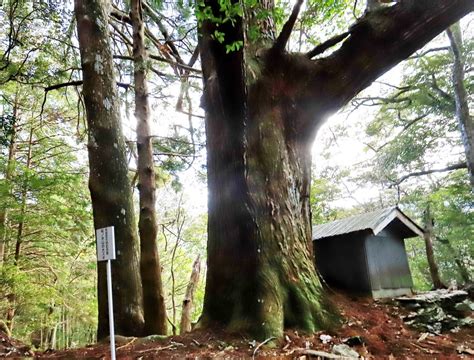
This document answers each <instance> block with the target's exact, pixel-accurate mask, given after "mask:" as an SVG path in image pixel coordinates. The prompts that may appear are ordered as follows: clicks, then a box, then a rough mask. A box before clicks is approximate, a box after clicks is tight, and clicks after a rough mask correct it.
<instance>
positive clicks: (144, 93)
mask: <svg viewBox="0 0 474 360" xmlns="http://www.w3.org/2000/svg"><path fill="white" fill-rule="evenodd" d="M131 20H132V25H133V60H134V73H133V75H134V80H135V117H136V118H137V155H138V158H137V162H138V169H137V170H138V191H139V194H140V196H139V199H140V215H139V221H138V229H139V233H140V273H141V276H142V286H143V312H144V316H145V333H146V334H166V321H167V320H166V307H165V297H164V293H163V284H162V281H161V266H160V258H159V254H158V247H157V238H156V236H157V233H158V225H157V222H156V209H155V207H156V205H155V203H156V196H155V166H154V164H153V146H152V143H151V140H152V139H151V131H150V122H151V117H150V105H149V102H148V85H147V79H146V77H147V68H148V64H147V58H148V57H147V51H146V48H145V39H144V22H143V4H142V1H141V0H132V9H131Z"/></svg>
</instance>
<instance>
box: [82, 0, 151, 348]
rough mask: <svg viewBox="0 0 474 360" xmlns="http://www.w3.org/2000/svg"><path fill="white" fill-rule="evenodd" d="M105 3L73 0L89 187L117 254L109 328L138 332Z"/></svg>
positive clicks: (138, 303) (103, 309) (133, 251)
mask: <svg viewBox="0 0 474 360" xmlns="http://www.w3.org/2000/svg"><path fill="white" fill-rule="evenodd" d="M107 5H108V2H104V1H101V0H76V1H75V12H76V19H77V31H78V35H79V47H80V52H81V62H82V72H83V94H84V101H85V105H86V113H87V123H88V128H89V133H88V136H89V137H88V140H89V142H88V152H89V168H90V178H89V189H90V192H91V198H92V208H93V212H94V227H95V228H96V229H98V228H103V227H107V226H114V227H115V241H116V252H117V258H116V260H114V261H112V278H113V300H114V317H115V331H116V332H117V333H118V334H121V335H133V336H139V335H141V334H142V331H143V325H144V321H143V313H142V288H141V280H140V270H139V248H138V235H137V231H136V222H135V215H134V211H133V202H132V189H131V186H130V181H129V179H128V176H127V175H128V162H127V157H126V151H125V141H124V138H123V135H122V130H121V125H120V115H119V102H118V97H117V90H116V88H115V87H116V84H115V78H114V71H113V62H112V61H113V60H112V53H111V50H110V44H109V32H108V29H107V22H108V16H107V14H108V6H107ZM98 301H99V327H98V334H97V337H98V338H99V339H101V338H103V337H105V336H107V335H108V333H109V330H108V326H109V325H108V308H107V286H106V268H105V262H100V263H99V264H98Z"/></svg>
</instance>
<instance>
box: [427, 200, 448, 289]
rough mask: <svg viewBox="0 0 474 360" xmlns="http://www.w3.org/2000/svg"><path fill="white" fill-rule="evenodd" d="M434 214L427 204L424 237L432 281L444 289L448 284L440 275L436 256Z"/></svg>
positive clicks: (438, 287) (435, 285)
mask: <svg viewBox="0 0 474 360" xmlns="http://www.w3.org/2000/svg"><path fill="white" fill-rule="evenodd" d="M433 222H434V219H433V216H432V215H431V210H430V206H429V205H427V207H426V209H425V229H424V234H423V238H424V240H425V248H426V258H427V259H428V266H429V268H430V275H431V281H432V282H433V286H434V288H435V289H444V288H446V286H445V285H444V284H443V282H442V281H441V276H440V275H439V269H438V264H437V263H436V259H435V256H434V250H433V239H434V233H433Z"/></svg>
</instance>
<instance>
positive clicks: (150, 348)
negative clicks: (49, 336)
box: [0, 294, 474, 360]
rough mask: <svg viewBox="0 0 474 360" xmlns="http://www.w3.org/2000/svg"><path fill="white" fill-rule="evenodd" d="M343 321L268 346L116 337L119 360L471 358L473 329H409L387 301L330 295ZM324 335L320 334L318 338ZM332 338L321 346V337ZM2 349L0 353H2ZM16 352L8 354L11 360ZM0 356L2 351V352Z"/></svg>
mask: <svg viewBox="0 0 474 360" xmlns="http://www.w3.org/2000/svg"><path fill="white" fill-rule="evenodd" d="M331 298H332V300H333V301H334V302H335V303H336V304H338V307H339V308H340V309H341V312H342V315H343V316H344V318H345V323H344V325H343V326H342V327H341V328H339V329H337V330H335V331H333V332H318V333H316V334H311V335H308V334H300V333H298V332H296V331H288V332H286V334H285V337H284V339H281V340H279V341H274V340H272V341H269V342H268V343H266V344H261V343H260V342H257V341H254V340H252V339H249V338H246V337H244V336H242V335H239V334H226V333H224V332H221V331H215V332H209V331H202V330H198V331H193V332H192V333H189V334H186V335H184V336H172V337H168V338H165V339H156V340H148V341H144V340H143V339H138V338H122V337H118V339H117V345H116V346H117V358H118V359H123V360H125V359H214V358H216V359H235V358H244V359H251V358H256V359H298V360H306V359H316V358H318V356H316V355H317V351H324V352H327V353H330V352H331V348H332V347H333V346H334V345H335V344H341V343H346V344H348V345H351V347H352V349H353V350H355V351H357V352H358V353H359V355H360V356H362V357H364V358H365V359H474V331H473V328H472V327H471V328H463V329H461V330H459V331H458V332H455V333H452V332H450V333H446V334H443V335H438V336H434V335H428V334H427V333H420V332H418V331H415V330H411V329H409V328H408V327H407V326H406V325H405V324H404V323H403V321H402V319H401V316H402V315H404V314H406V313H407V312H406V310H404V309H401V308H399V307H397V306H395V305H394V304H391V303H383V302H378V301H373V300H372V299H366V298H351V297H347V296H344V295H342V294H332V295H331ZM321 335H323V336H321ZM327 335H329V336H330V337H331V339H330V340H329V341H327V342H326V343H323V341H322V340H321V339H329V338H328V337H327ZM0 350H1V349H0ZM14 355H16V356H18V355H19V354H11V356H14ZM0 357H2V355H1V351H0ZM35 357H36V358H37V359H108V358H109V357H110V355H109V347H108V343H103V344H95V345H91V346H88V347H86V348H80V349H71V350H66V351H50V352H44V353H36V354H35Z"/></svg>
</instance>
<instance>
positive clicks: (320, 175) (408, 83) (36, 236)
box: [0, 0, 474, 348]
mask: <svg viewBox="0 0 474 360" xmlns="http://www.w3.org/2000/svg"><path fill="white" fill-rule="evenodd" d="M113 3H114V8H113V9H114V11H113V14H112V16H111V17H110V24H109V25H110V30H111V33H112V43H113V47H114V49H113V50H114V54H116V56H115V66H116V76H117V83H118V86H119V92H120V99H121V105H120V109H121V116H122V126H123V128H124V132H125V135H126V143H127V149H128V159H129V177H130V180H131V182H132V184H133V186H134V196H135V201H136V202H138V194H137V189H136V172H137V163H136V145H135V138H136V134H135V131H134V129H135V118H134V116H133V107H134V91H133V79H132V77H133V66H132V63H131V62H130V59H128V58H127V55H126V54H127V51H129V48H130V46H131V43H130V41H131V40H130V39H131V28H130V26H129V25H128V24H127V23H126V22H125V21H123V18H121V16H122V15H123V14H127V13H128V11H129V8H128V5H127V4H124V3H122V2H119V1H114V2H113ZM150 5H152V6H151V7H150V8H149V10H148V12H147V13H146V24H147V27H148V29H149V31H148V36H147V38H146V42H147V46H148V47H149V49H150V52H151V53H153V54H157V55H155V57H151V59H150V64H149V66H150V69H151V72H150V74H151V76H150V79H149V82H150V84H149V88H150V95H151V96H150V97H151V107H152V117H153V120H154V125H153V127H152V132H153V135H154V141H153V155H154V161H155V171H156V180H157V184H158V186H157V187H158V192H157V210H158V214H157V215H158V229H159V233H158V234H159V237H158V248H159V253H160V256H161V266H162V269H163V283H164V289H165V295H166V305H167V309H166V310H167V314H168V321H169V324H170V325H171V326H170V330H169V331H170V332H173V333H175V332H179V331H180V329H179V326H180V317H181V309H182V302H183V299H184V295H185V291H186V286H187V285H188V282H189V278H190V275H191V270H192V268H193V263H194V262H195V261H196V260H197V261H199V262H200V263H201V278H200V280H199V286H198V287H197V291H196V293H195V299H194V310H193V315H192V318H193V321H196V320H197V318H198V317H199V314H200V312H201V308H202V301H203V293H204V276H205V258H206V222H207V218H206V207H205V204H206V190H205V189H206V185H205V182H206V178H205V156H206V155H205V138H204V129H203V111H202V109H200V94H201V91H202V81H201V78H200V76H201V75H200V72H199V71H194V70H193V71H191V70H190V69H187V68H186V67H183V66H181V67H180V66H176V62H177V60H176V58H175V55H176V54H173V51H174V50H173V49H170V48H169V47H167V46H166V42H167V39H168V38H170V39H174V41H173V44H175V46H176V47H177V51H179V54H180V55H179V56H180V57H181V59H182V61H183V64H189V65H190V66H192V65H193V64H194V63H193V59H194V61H199V60H196V59H195V56H193V50H194V48H195V44H196V42H197V34H196V20H195V17H194V11H195V9H194V5H193V3H186V2H179V1H178V2H170V3H168V2H154V3H153V4H150ZM291 7H292V4H291V3H287V2H280V3H278V7H277V11H275V17H274V18H275V21H276V22H277V24H278V26H280V27H281V26H282V24H283V23H284V21H285V18H284V17H283V14H284V13H285V11H287V10H288V9H290V8H291ZM364 11H365V4H364V3H362V2H359V3H357V2H354V1H344V0H334V1H328V0H327V1H324V0H319V1H311V2H309V3H308V4H307V5H306V7H305V8H304V10H303V11H302V16H301V17H300V19H299V20H298V22H297V24H296V25H295V29H296V31H295V32H294V33H293V37H292V38H291V39H290V42H289V44H288V46H289V48H291V49H293V50H298V51H305V50H307V49H304V48H302V46H304V45H303V44H313V45H316V44H318V43H321V42H323V41H324V40H325V39H327V38H329V37H330V36H331V34H333V33H334V32H335V31H336V30H338V31H344V30H345V29H346V27H347V24H350V23H352V22H353V21H355V19H356V18H358V17H360V16H361V15H362V14H363V12H364ZM471 22H472V16H468V17H467V18H465V19H463V21H461V23H460V25H459V27H458V28H454V30H453V31H454V32H456V31H458V30H459V33H460V34H462V36H461V37H457V39H458V40H457V41H458V43H457V44H458V46H459V48H460V49H461V52H462V61H463V62H462V65H463V67H464V72H465V79H464V85H465V88H466V90H467V96H468V98H467V101H468V102H469V104H472V89H473V87H474V81H473V70H474V69H473V67H472V63H473V61H472V60H473V59H472V58H473V52H472V46H473V42H472V24H471ZM0 23H1V24H2V26H1V29H0V36H1V39H0V46H1V49H0V51H1V53H0V54H1V58H0V116H1V118H0V152H1V156H0V242H1V246H2V247H1V248H0V250H1V251H0V255H1V256H0V266H1V277H0V314H2V315H1V318H3V319H5V321H6V322H7V324H8V326H9V327H10V329H11V331H12V333H13V335H14V336H15V337H16V338H19V339H22V340H24V341H26V342H34V343H36V344H37V345H38V346H41V347H43V348H47V347H52V348H65V347H76V346H82V345H85V344H87V343H91V342H94V341H95V336H96V329H97V300H96V282H97V279H96V277H97V275H96V274H97V270H96V261H95V239H94V233H93V225H92V214H91V204H90V195H89V191H88V188H87V178H88V164H87V147H86V146H87V144H86V138H87V136H86V134H87V128H86V122H85V119H84V116H85V112H84V104H83V96H82V92H81V65H80V57H79V49H78V41H77V34H76V24H75V20H74V14H73V9H72V5H70V6H68V5H64V4H63V3H62V2H54V1H37V2H34V1H33V2H29V1H5V2H3V3H2V5H1V6H0ZM315 23H318V24H321V23H323V24H324V26H320V27H318V29H317V31H315V30H314V29H313V25H314V24H315ZM470 25H471V26H470ZM456 29H458V30H456ZM158 34H159V35H158ZM216 36H219V34H216ZM461 39H462V42H461ZM452 49H453V43H452V41H450V40H449V39H448V37H447V35H446V34H445V33H443V34H441V35H440V36H438V37H437V38H436V39H435V40H433V41H432V42H431V43H429V44H428V45H427V46H426V47H425V48H423V49H421V50H420V51H418V52H417V53H416V54H414V55H413V56H411V57H410V58H409V59H408V60H407V61H405V62H403V63H402V64H400V65H399V66H397V67H396V68H394V69H393V70H391V71H390V72H389V73H387V74H385V75H384V76H383V77H382V78H381V79H379V80H378V81H377V82H376V83H374V84H373V85H372V86H371V87H370V88H369V89H367V90H365V91H364V92H363V93H361V94H359V96H358V97H357V98H355V99H354V100H353V101H352V102H351V103H350V104H348V105H347V106H346V107H345V108H344V109H343V111H341V112H339V113H338V114H335V115H334V116H333V117H332V118H331V119H329V120H328V121H327V122H326V123H325V125H324V127H323V128H322V129H321V130H320V132H319V134H318V141H317V144H318V147H315V148H314V149H313V158H314V162H313V178H312V195H311V196H312V198H311V203H312V213H313V222H314V223H322V222H326V221H331V220H334V219H337V218H341V217H344V216H347V215H351V214H355V213H359V212H363V211H369V210H371V209H374V208H378V207H385V206H393V205H398V206H400V207H401V208H402V210H404V211H405V212H406V213H407V214H408V215H410V216H411V217H412V218H413V219H415V220H416V221H417V222H418V223H419V224H425V223H429V222H432V220H433V219H434V228H433V231H434V239H435V241H434V254H435V258H436V261H437V263H438V266H439V271H440V274H441V278H442V281H443V282H444V283H446V284H449V283H452V282H453V281H456V282H457V283H459V284H462V283H465V282H467V281H469V280H470V279H472V269H473V266H474V259H473V254H474V244H473V241H472V228H473V224H474V219H473V217H474V213H473V201H472V190H471V185H470V183H469V176H468V172H467V170H466V159H465V154H464V150H463V145H462V139H461V133H460V131H459V128H458V124H457V118H456V111H455V87H454V84H453V78H452V74H453V69H454V63H455V58H454V56H453V51H452ZM230 50H232V49H230ZM198 68H199V66H195V69H198ZM183 69H184V70H183ZM470 107H471V109H472V105H470ZM427 209H429V212H428V213H429V217H428V220H427V219H426V217H427ZM407 250H408V254H409V260H410V267H411V271H412V275H413V277H414V281H415V288H416V289H418V290H426V289H429V288H431V286H432V279H431V276H430V272H429V267H428V265H427V260H426V253H425V244H424V241H423V239H411V240H408V241H407Z"/></svg>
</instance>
